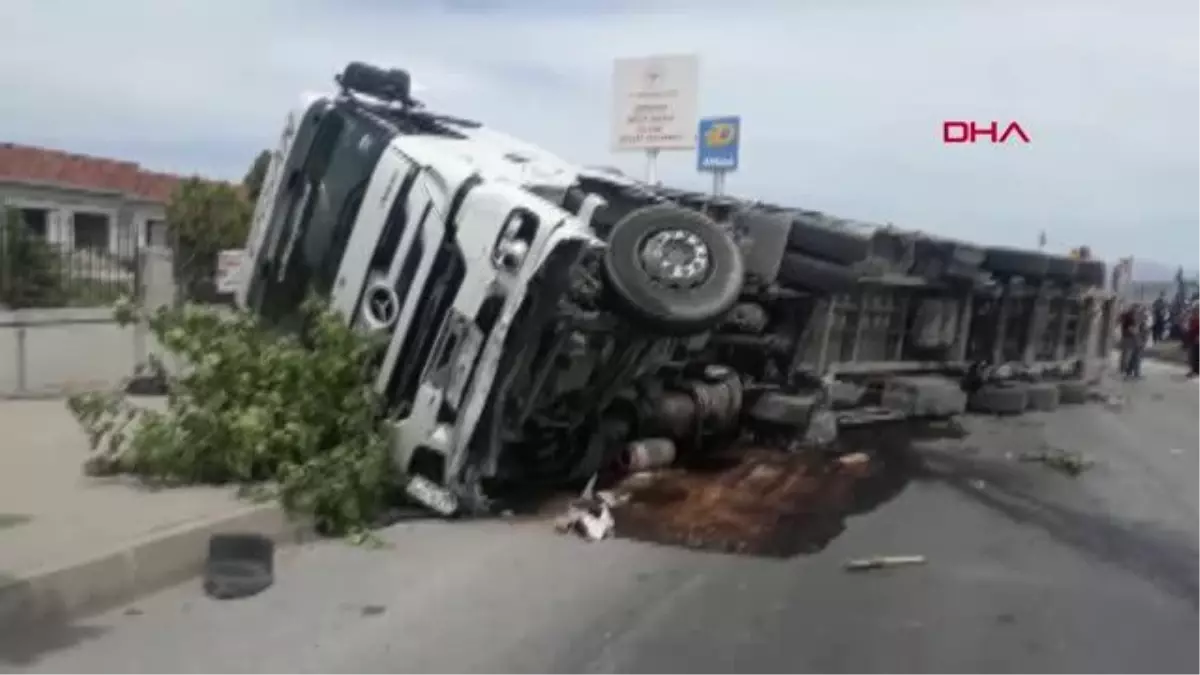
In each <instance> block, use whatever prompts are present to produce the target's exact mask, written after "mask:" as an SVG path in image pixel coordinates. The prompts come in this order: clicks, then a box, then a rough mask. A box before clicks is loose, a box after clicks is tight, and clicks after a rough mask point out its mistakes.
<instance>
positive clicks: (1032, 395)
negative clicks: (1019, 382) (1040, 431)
mask: <svg viewBox="0 0 1200 675" xmlns="http://www.w3.org/2000/svg"><path fill="white" fill-rule="evenodd" d="M1026 391H1027V393H1028V396H1029V409H1030V410H1041V411H1043V412H1051V411H1054V410H1057V409H1058V403H1059V399H1060V394H1059V392H1058V385H1056V384H1054V383H1053V382H1035V383H1033V384H1029V385H1027V386H1026Z"/></svg>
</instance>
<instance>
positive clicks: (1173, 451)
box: [1171, 448, 1183, 455]
mask: <svg viewBox="0 0 1200 675" xmlns="http://www.w3.org/2000/svg"><path fill="white" fill-rule="evenodd" d="M1171 454H1172V455H1182V454H1183V449H1182V448H1171Z"/></svg>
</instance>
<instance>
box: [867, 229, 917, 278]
mask: <svg viewBox="0 0 1200 675" xmlns="http://www.w3.org/2000/svg"><path fill="white" fill-rule="evenodd" d="M868 257H869V258H870V259H871V261H872V263H873V267H874V268H876V269H878V270H880V271H882V272H886V273H891V274H910V273H911V272H912V271H913V266H914V265H915V264H916V261H917V237H916V236H915V235H913V234H912V233H909V232H900V231H899V230H891V229H881V230H876V231H875V232H874V233H872V234H871V244H870V248H869V253H868Z"/></svg>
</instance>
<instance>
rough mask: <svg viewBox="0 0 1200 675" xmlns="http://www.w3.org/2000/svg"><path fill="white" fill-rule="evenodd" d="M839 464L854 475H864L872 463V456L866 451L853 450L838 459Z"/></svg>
mask: <svg viewBox="0 0 1200 675" xmlns="http://www.w3.org/2000/svg"><path fill="white" fill-rule="evenodd" d="M837 463H838V466H839V467H841V468H842V469H843V470H845V471H846V472H847V473H849V474H850V475H852V476H862V475H864V474H866V473H867V471H868V470H869V469H870V465H871V456H870V455H868V454H867V453H865V452H852V453H850V454H848V455H842V456H841V457H838V459H837Z"/></svg>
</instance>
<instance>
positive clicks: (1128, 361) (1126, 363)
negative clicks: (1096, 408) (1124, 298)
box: [1117, 303, 1139, 378]
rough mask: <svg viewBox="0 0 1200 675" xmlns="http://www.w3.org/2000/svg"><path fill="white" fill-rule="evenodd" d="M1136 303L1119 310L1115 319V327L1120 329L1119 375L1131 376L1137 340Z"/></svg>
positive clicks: (1137, 312)
mask: <svg viewBox="0 0 1200 675" xmlns="http://www.w3.org/2000/svg"><path fill="white" fill-rule="evenodd" d="M1138 309H1139V308H1138V305H1137V304H1136V303H1134V304H1132V305H1130V306H1129V307H1127V308H1125V311H1124V312H1121V316H1120V318H1119V319H1118V320H1117V327H1118V330H1119V331H1120V341H1119V343H1118V344H1119V346H1120V348H1121V364H1120V369H1121V375H1123V376H1124V377H1126V378H1129V377H1133V348H1134V343H1135V342H1137V319H1138V314H1139V311H1138Z"/></svg>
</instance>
